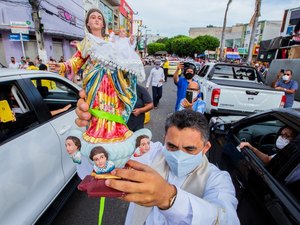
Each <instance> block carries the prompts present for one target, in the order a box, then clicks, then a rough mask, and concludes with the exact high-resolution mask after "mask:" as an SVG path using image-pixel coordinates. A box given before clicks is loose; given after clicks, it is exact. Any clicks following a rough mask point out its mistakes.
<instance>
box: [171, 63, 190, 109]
mask: <svg viewBox="0 0 300 225" xmlns="http://www.w3.org/2000/svg"><path fill="white" fill-rule="evenodd" d="M195 69H196V68H195V67H194V66H193V65H190V66H189V67H186V68H184V64H183V63H182V62H180V63H178V64H177V69H176V71H175V73H174V75H173V79H174V83H175V85H176V86H177V99H176V104H175V111H178V110H179V106H180V101H181V100H182V99H184V98H185V93H186V89H187V87H188V84H189V82H191V81H195V80H194V79H193V77H194V74H195ZM182 70H183V76H179V71H182Z"/></svg>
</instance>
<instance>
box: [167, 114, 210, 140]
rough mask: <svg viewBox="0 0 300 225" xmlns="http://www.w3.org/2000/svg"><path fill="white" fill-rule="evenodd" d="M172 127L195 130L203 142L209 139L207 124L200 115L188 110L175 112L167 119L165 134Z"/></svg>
mask: <svg viewBox="0 0 300 225" xmlns="http://www.w3.org/2000/svg"><path fill="white" fill-rule="evenodd" d="M173 126H174V127H176V128H178V129H179V130H182V129H184V128H191V129H195V130H197V131H199V132H200V133H201V135H202V138H203V141H204V142H207V141H208V139H209V128H208V123H207V120H206V118H205V116H204V115H203V114H202V113H199V112H195V111H193V110H189V109H188V110H182V111H177V112H175V113H173V114H172V115H171V116H169V117H168V118H167V120H166V125H165V132H166V133H167V131H168V129H169V128H170V127H173Z"/></svg>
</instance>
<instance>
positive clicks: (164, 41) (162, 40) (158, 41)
mask: <svg viewBox="0 0 300 225" xmlns="http://www.w3.org/2000/svg"><path fill="white" fill-rule="evenodd" d="M168 40H169V38H167V37H165V38H160V39H158V40H157V41H156V43H163V44H165V43H166V42H167V41H168Z"/></svg>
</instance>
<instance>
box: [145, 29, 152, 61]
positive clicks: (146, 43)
mask: <svg viewBox="0 0 300 225" xmlns="http://www.w3.org/2000/svg"><path fill="white" fill-rule="evenodd" d="M147 31H151V30H147V29H146V30H145V48H144V50H145V56H147V55H148V51H147V45H148V36H147Z"/></svg>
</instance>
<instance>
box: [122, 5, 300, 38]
mask: <svg viewBox="0 0 300 225" xmlns="http://www.w3.org/2000/svg"><path fill="white" fill-rule="evenodd" d="M126 1H127V3H128V4H129V5H130V7H131V8H132V9H133V10H134V11H135V12H138V15H135V16H134V19H142V20H143V24H144V25H146V26H147V29H150V30H151V31H150V32H149V33H153V34H160V35H162V36H167V37H172V36H175V35H178V34H184V35H188V31H189V28H190V27H206V26H207V25H214V26H219V27H222V26H223V19H224V13H225V9H226V5H227V2H228V1H227V0H176V1H175V0H152V1H143V0H126ZM254 6H255V0H232V3H231V4H230V7H229V10H228V15H227V26H232V25H235V24H237V23H248V22H249V21H250V19H251V16H252V14H253V13H254ZM297 7H300V4H299V0H285V1H282V0H263V1H262V6H261V17H260V20H277V21H279V20H282V18H283V13H284V10H285V9H291V8H297Z"/></svg>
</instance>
